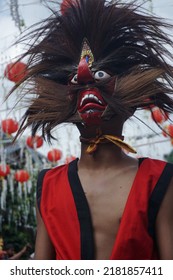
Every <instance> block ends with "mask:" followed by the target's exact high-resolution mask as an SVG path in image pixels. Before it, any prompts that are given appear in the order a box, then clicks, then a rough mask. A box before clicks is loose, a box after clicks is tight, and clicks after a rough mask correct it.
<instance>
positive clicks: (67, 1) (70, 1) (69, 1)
mask: <svg viewBox="0 0 173 280" xmlns="http://www.w3.org/2000/svg"><path fill="white" fill-rule="evenodd" d="M75 4H76V0H63V1H62V3H61V5H60V11H61V14H62V15H64V13H65V12H66V10H67V9H68V8H70V7H71V6H72V5H75Z"/></svg>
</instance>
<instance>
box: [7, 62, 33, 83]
mask: <svg viewBox="0 0 173 280" xmlns="http://www.w3.org/2000/svg"><path fill="white" fill-rule="evenodd" d="M26 74H27V65H26V64H25V63H23V62H21V61H18V62H11V63H9V64H8V65H7V66H6V68H5V71H4V76H5V77H6V78H7V79H8V80H10V81H12V82H14V83H18V82H20V81H21V80H22V79H23V78H24V77H25V76H26Z"/></svg>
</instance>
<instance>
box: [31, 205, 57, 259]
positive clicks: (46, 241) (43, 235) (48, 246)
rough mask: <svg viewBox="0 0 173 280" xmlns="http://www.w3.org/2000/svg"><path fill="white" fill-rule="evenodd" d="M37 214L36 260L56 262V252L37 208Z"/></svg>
mask: <svg viewBox="0 0 173 280" xmlns="http://www.w3.org/2000/svg"><path fill="white" fill-rule="evenodd" d="M36 213H37V236H36V243H35V254H34V259H35V260H55V250H54V248H53V245H52V243H51V240H50V238H49V236H48V233H47V230H46V228H45V225H44V222H43V220H42V218H41V215H40V213H39V210H38V207H36Z"/></svg>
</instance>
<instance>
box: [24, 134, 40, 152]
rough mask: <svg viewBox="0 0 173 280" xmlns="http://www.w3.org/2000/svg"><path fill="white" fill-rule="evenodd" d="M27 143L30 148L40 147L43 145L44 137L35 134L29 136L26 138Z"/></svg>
mask: <svg viewBox="0 0 173 280" xmlns="http://www.w3.org/2000/svg"><path fill="white" fill-rule="evenodd" d="M26 144H27V145H28V147H29V148H31V149H34V148H40V147H41V146H42V145H43V138H42V137H41V136H38V135H35V136H29V137H28V138H27V139H26Z"/></svg>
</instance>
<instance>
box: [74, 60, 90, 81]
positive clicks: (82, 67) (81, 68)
mask: <svg viewBox="0 0 173 280" xmlns="http://www.w3.org/2000/svg"><path fill="white" fill-rule="evenodd" d="M77 80H78V84H88V83H92V82H94V78H93V75H92V72H91V70H90V69H89V67H88V63H87V60H86V58H82V59H81V60H80V62H79V65H78V71H77Z"/></svg>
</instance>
